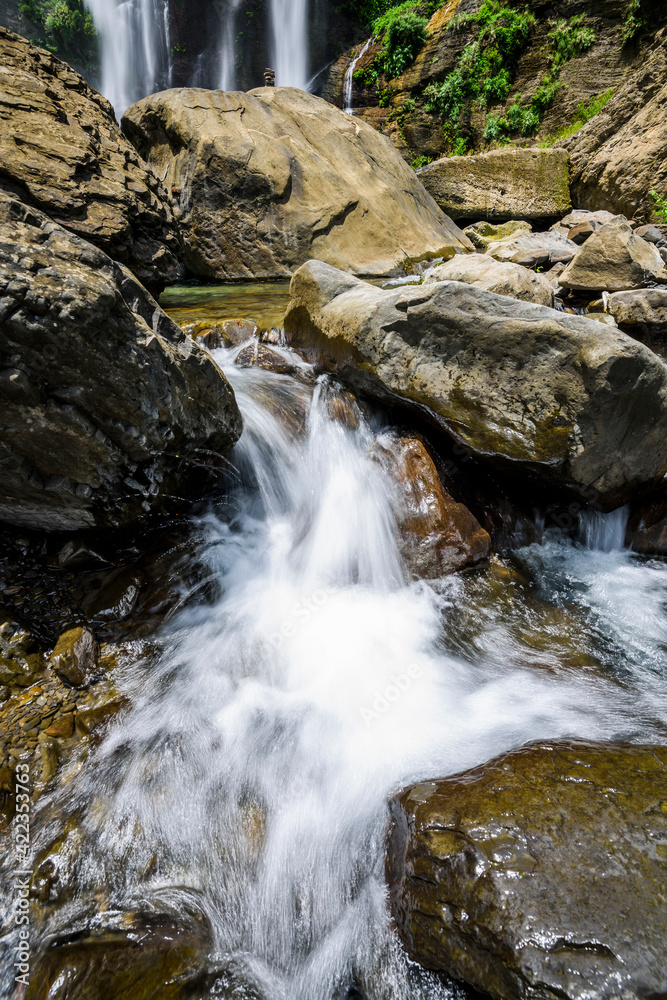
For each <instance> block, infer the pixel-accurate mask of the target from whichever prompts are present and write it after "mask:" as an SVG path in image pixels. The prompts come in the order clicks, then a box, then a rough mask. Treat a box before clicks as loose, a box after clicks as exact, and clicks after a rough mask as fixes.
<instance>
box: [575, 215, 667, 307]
mask: <svg viewBox="0 0 667 1000" xmlns="http://www.w3.org/2000/svg"><path fill="white" fill-rule="evenodd" d="M651 281H667V270H665V267H664V264H663V262H662V258H661V257H660V254H659V253H658V251H657V250H656V249H655V247H653V246H651V244H650V243H647V242H646V240H643V239H642V238H641V237H640V236H636V235H635V233H634V232H633V230H632V229H631V227H630V226H629V225H628V223H627V222H624V221H621V220H614V221H613V222H608V223H606V225H604V226H602V227H601V228H600V229H597V230H596V231H595V232H594V233H593V234H592V235H591V236H590V237H589V238H588V239H587V240H586V242H585V243H584V245H583V246H582V247H581V249H580V250H578V251H577V253H576V255H575V257H574V258H573V260H572V262H571V264H570V265H569V267H567V268H566V269H565V270H564V271H563V273H562V274H561V276H560V283H561V285H562V286H563V288H569V289H572V290H573V291H608V292H618V291H624V290H625V289H629V288H643V287H644V286H645V285H647V284H648V283H649V282H651Z"/></svg>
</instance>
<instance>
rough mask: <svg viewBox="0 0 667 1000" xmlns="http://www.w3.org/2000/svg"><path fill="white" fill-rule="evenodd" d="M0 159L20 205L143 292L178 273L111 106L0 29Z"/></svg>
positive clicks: (174, 234)
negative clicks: (101, 257) (93, 250)
mask: <svg viewBox="0 0 667 1000" xmlns="http://www.w3.org/2000/svg"><path fill="white" fill-rule="evenodd" d="M0 77H1V79H2V101H1V102H0V162H1V163H2V176H3V180H4V181H5V183H7V184H8V186H10V187H11V189H12V190H14V191H16V192H18V193H19V195H20V197H21V199H22V200H23V201H25V202H26V203H27V204H30V205H33V206H35V207H37V208H40V209H42V211H44V212H46V213H47V215H50V216H51V217H52V218H53V219H55V220H56V221H57V222H59V223H60V224H61V225H63V226H66V227H67V228H68V229H70V230H72V232H75V233H77V234H78V235H79V236H82V237H83V238H84V239H86V240H89V241H90V242H91V243H94V244H95V245H96V246H98V247H100V248H101V249H102V250H104V252H105V253H108V254H109V256H111V257H113V259H114V260H118V261H120V262H121V263H122V264H126V265H127V267H129V268H130V270H131V271H132V272H133V274H134V275H135V276H136V277H137V278H138V279H139V281H141V282H143V284H144V285H146V286H147V287H149V288H151V289H160V288H162V287H163V286H164V285H165V284H167V283H169V282H173V281H175V280H176V278H177V276H178V269H179V265H180V259H181V257H182V248H181V243H180V239H179V236H178V229H177V224H176V221H175V219H174V215H173V212H172V208H171V202H170V200H169V196H168V194H167V192H166V191H165V189H164V187H163V186H162V184H161V183H160V181H159V180H158V178H157V177H156V176H155V174H154V173H153V171H152V170H151V169H150V168H149V167H148V166H147V164H146V163H144V162H143V161H142V160H141V158H140V157H139V156H138V155H137V152H136V150H135V149H134V148H133V147H132V146H131V145H130V143H129V142H128V141H127V139H126V138H125V137H124V136H123V135H122V134H121V132H120V129H119V128H118V125H117V124H116V119H115V117H114V113H113V109H112V107H111V105H110V104H109V102H108V101H107V100H105V98H104V97H102V96H101V94H98V93H97V91H95V90H93V88H92V87H89V86H88V84H87V83H86V81H85V80H84V79H83V77H82V76H79V74H78V73H76V72H75V71H74V70H73V69H72V68H71V67H70V66H68V65H67V64H66V63H64V62H61V61H60V60H59V59H56V57H55V56H54V55H53V54H52V53H51V52H46V51H45V50H44V49H38V48H36V47H35V46H33V45H30V43H29V42H27V41H26V39H25V38H21V37H20V36H19V35H14V34H13V33H12V32H11V31H7V30H6V28H0Z"/></svg>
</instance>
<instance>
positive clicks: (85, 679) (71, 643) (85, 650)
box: [49, 626, 99, 688]
mask: <svg viewBox="0 0 667 1000" xmlns="http://www.w3.org/2000/svg"><path fill="white" fill-rule="evenodd" d="M98 653H99V648H98V645H97V642H96V640H95V636H94V635H93V633H92V632H91V631H90V629H87V628H83V627H81V626H79V627H78V628H72V629H68V630H67V632H63V634H62V635H61V636H60V638H59V639H58V642H57V643H56V645H55V647H54V649H53V652H52V653H51V656H50V657H49V659H50V661H51V666H52V667H53V669H54V670H55V672H56V673H57V674H58V676H59V677H61V678H62V679H63V680H64V681H66V682H67V683H68V684H69V685H70V686H71V687H76V688H83V687H87V686H88V685H89V684H90V682H91V680H93V678H94V677H95V674H96V672H97V656H98Z"/></svg>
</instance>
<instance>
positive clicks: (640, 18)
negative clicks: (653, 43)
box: [623, 0, 646, 45]
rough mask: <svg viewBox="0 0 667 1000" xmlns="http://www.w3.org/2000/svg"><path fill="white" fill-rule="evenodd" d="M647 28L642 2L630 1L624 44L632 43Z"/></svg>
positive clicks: (624, 30)
mask: <svg viewBox="0 0 667 1000" xmlns="http://www.w3.org/2000/svg"><path fill="white" fill-rule="evenodd" d="M645 27H646V19H645V17H644V14H643V11H642V0H630V3H629V4H628V13H627V15H626V18H625V23H624V25H623V44H624V45H625V44H626V43H627V42H629V41H631V40H632V39H633V38H634V37H635V36H636V35H638V34H639V32H640V31H643V30H644V28H645Z"/></svg>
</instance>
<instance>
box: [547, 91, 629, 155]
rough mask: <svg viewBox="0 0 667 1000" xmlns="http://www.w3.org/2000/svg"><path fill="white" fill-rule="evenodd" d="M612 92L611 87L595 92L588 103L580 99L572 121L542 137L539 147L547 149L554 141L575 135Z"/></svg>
mask: <svg viewBox="0 0 667 1000" xmlns="http://www.w3.org/2000/svg"><path fill="white" fill-rule="evenodd" d="M613 94H614V91H613V88H612V89H611V90H605V92H604V93H603V94H596V95H595V96H594V97H591V99H590V101H588V103H586V102H585V101H582V102H581V103H580V104H578V105H577V113H576V115H575V116H574V118H573V119H572V121H571V122H570V123H569V124H568V125H565V126H564V127H563V128H562V129H560V130H559V131H558V132H556V134H555V135H549V136H547V137H546V139H543V140H542V141H541V142H540V147H541V148H542V149H548V148H549V147H550V146H553V145H554V143H556V142H561V141H562V140H563V139H569V138H570V136H571V135H575V134H576V133H577V132H578V131H579V129H580V128H583V127H584V125H585V124H586V122H589V121H590V120H591V118H594V117H595V116H596V115H598V114H599V113H600V112H601V111H602V109H603V108H604V107H605V106H606V104H607V103H608V102H609V101H610V100H611V98H612V96H613Z"/></svg>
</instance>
